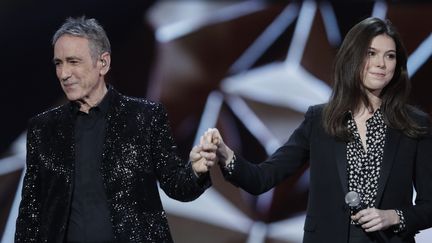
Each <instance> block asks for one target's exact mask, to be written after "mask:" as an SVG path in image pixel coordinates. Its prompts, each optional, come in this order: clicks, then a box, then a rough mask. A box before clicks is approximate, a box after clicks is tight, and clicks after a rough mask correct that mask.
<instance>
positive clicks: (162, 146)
mask: <svg viewBox="0 0 432 243" xmlns="http://www.w3.org/2000/svg"><path fill="white" fill-rule="evenodd" d="M151 126H152V134H151V139H152V159H153V163H154V167H155V170H156V174H157V177H158V180H159V184H160V186H161V188H162V189H163V190H164V192H165V193H166V194H167V195H168V196H169V197H171V198H174V199H176V200H179V201H192V200H194V199H196V198H197V197H199V196H200V195H201V194H202V193H203V192H204V191H205V189H207V188H208V187H209V186H210V184H211V182H210V176H209V173H207V174H205V175H202V176H201V177H200V178H197V177H196V176H195V174H194V172H193V170H192V166H191V164H190V163H189V162H187V161H183V160H182V159H180V157H179V156H178V152H177V146H176V144H175V142H174V139H173V137H172V135H171V128H170V126H169V122H168V117H167V113H166V112H165V109H164V108H163V107H162V105H160V104H159V105H156V107H155V109H154V114H153V118H152V122H151Z"/></svg>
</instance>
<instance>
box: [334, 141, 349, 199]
mask: <svg viewBox="0 0 432 243" xmlns="http://www.w3.org/2000/svg"><path fill="white" fill-rule="evenodd" d="M335 155H336V164H337V168H338V174H339V178H340V180H341V185H342V190H343V192H344V195H346V194H347V193H348V176H347V163H348V162H347V158H346V142H344V141H342V140H337V141H336V143H335Z"/></svg>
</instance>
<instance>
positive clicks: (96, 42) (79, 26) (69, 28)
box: [52, 16, 111, 61]
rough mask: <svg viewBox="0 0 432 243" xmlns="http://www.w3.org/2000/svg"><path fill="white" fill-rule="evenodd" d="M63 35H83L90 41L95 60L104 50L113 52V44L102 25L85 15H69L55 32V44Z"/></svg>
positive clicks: (53, 39)
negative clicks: (73, 16)
mask: <svg viewBox="0 0 432 243" xmlns="http://www.w3.org/2000/svg"><path fill="white" fill-rule="evenodd" d="M63 35H72V36H76V37H83V38H86V39H87V40H88V41H89V48H90V54H91V56H92V58H93V60H94V61H96V60H97V59H98V58H99V57H100V55H102V53H104V52H108V53H111V44H110V42H109V40H108V37H107V35H106V33H105V30H104V29H103V28H102V26H101V25H100V24H99V23H98V22H97V21H96V19H93V18H92V19H86V17H85V16H82V17H78V18H72V17H69V18H67V19H66V21H65V22H64V23H63V25H62V26H61V27H60V28H59V29H58V30H57V31H56V32H55V34H54V36H53V38H52V45H53V46H54V45H55V43H56V42H57V40H58V39H59V38H60V37H61V36H63Z"/></svg>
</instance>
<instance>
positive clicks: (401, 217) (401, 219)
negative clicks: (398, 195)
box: [393, 209, 406, 233]
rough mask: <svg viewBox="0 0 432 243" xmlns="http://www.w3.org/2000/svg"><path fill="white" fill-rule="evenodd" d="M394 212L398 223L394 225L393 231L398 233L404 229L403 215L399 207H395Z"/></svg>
mask: <svg viewBox="0 0 432 243" xmlns="http://www.w3.org/2000/svg"><path fill="white" fill-rule="evenodd" d="M395 212H396V214H397V215H398V216H399V224H398V225H395V226H394V228H393V232H394V233H400V232H402V231H403V230H404V229H405V226H406V224H405V217H404V216H403V213H402V211H401V210H399V209H395Z"/></svg>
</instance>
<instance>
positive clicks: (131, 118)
mask: <svg viewBox="0 0 432 243" xmlns="http://www.w3.org/2000/svg"><path fill="white" fill-rule="evenodd" d="M52 44H53V46H54V59H53V60H54V64H55V67H56V74H57V77H58V79H59V80H60V84H61V87H62V89H63V91H64V92H65V94H66V97H67V98H68V100H69V101H70V102H69V103H68V104H65V105H63V106H60V107H58V108H55V109H52V110H50V111H47V112H44V113H42V114H39V115H37V116H36V117H34V118H32V119H31V120H30V122H29V129H28V136H27V169H26V174H25V178H24V185H23V191H22V201H21V204H20V209H19V216H18V219H17V228H16V235H15V240H16V242H171V241H172V238H171V235H170V232H169V228H168V224H167V219H166V215H165V212H164V210H163V208H162V204H161V200H160V197H159V193H158V187H157V181H158V182H159V184H160V187H161V188H162V189H163V190H164V191H165V193H166V194H167V195H168V196H170V197H172V198H174V199H177V200H181V201H190V200H194V199H195V198H197V197H198V196H199V195H201V194H202V193H203V192H204V190H205V189H206V188H207V187H209V185H210V178H209V174H208V168H209V166H212V165H213V162H212V161H211V160H207V159H206V158H205V156H206V155H208V154H209V153H208V154H206V153H204V152H203V149H207V150H208V149H210V150H211V148H212V146H213V145H211V144H210V143H205V142H204V145H203V146H200V147H194V148H193V149H192V151H191V153H190V161H192V162H191V163H187V162H183V161H181V160H180V159H179V157H178V155H177V153H176V146H175V143H174V140H173V138H172V136H171V134H170V127H169V125H168V120H167V115H166V113H165V111H164V109H163V107H162V106H161V105H158V104H156V103H153V102H150V101H147V100H144V99H137V98H130V97H126V96H123V95H121V94H119V93H118V92H117V91H116V90H114V89H113V88H112V87H110V86H107V85H106V84H105V80H104V77H105V75H106V74H107V72H108V71H109V68H110V63H111V55H110V43H109V40H108V38H107V36H106V34H105V31H104V30H103V28H102V27H101V26H100V25H99V24H98V23H97V21H96V20H94V19H86V18H84V17H81V18H69V19H67V20H66V22H65V23H64V24H63V25H62V26H61V27H60V29H59V30H57V32H56V33H55V35H54V37H53V41H52ZM206 146H208V147H206ZM200 153H201V154H200ZM203 156H204V157H203Z"/></svg>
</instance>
